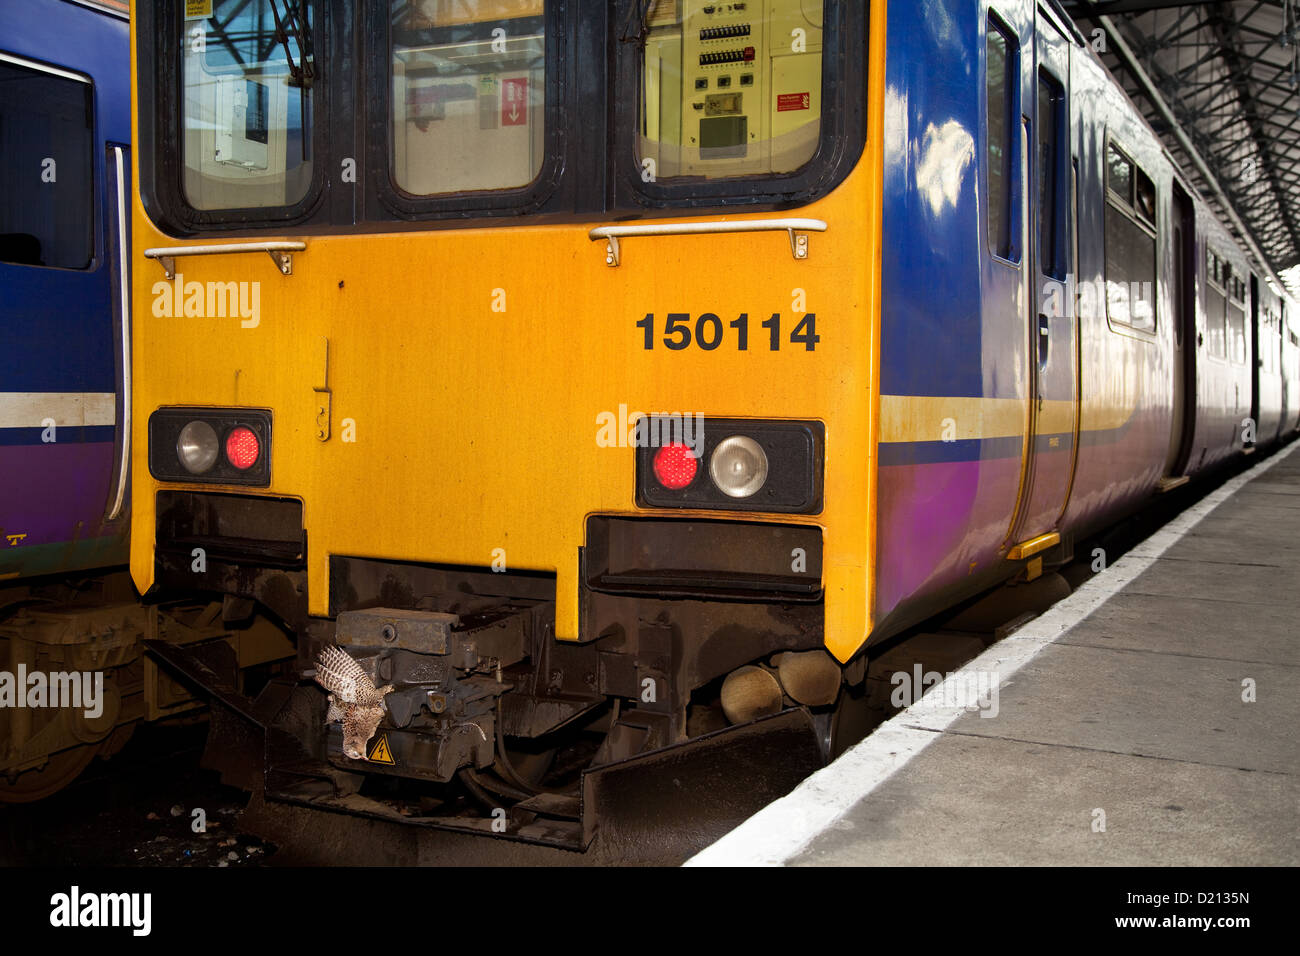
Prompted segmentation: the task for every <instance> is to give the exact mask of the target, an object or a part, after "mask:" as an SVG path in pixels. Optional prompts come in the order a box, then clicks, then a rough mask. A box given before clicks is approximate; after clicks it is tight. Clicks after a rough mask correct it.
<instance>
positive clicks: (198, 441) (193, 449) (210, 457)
mask: <svg viewBox="0 0 1300 956" xmlns="http://www.w3.org/2000/svg"><path fill="white" fill-rule="evenodd" d="M220 451H221V442H219V441H217V433H216V432H215V431H214V430H213V428H212V426H211V425H209V424H208V423H207V422H190V423H189V424H188V425H186V426H185V427H184V428H182V429H181V433H180V435H179V436H177V438H176V457H177V458H179V459H180V460H181V464H182V465H184V466H185V470H186V471H188V472H189V473H190V474H191V475H201V474H203V473H204V472H205V471H207V470H208V469H210V468H211V467H212V466H213V465H214V464H216V461H217V455H218V453H220Z"/></svg>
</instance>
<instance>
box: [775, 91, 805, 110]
mask: <svg viewBox="0 0 1300 956" xmlns="http://www.w3.org/2000/svg"><path fill="white" fill-rule="evenodd" d="M810 109H812V94H811V93H781V94H778V95H777V98H776V111H777V112H778V113H786V112H789V111H790V110H810Z"/></svg>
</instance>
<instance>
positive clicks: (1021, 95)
mask: <svg viewBox="0 0 1300 956" xmlns="http://www.w3.org/2000/svg"><path fill="white" fill-rule="evenodd" d="M132 56H133V58H134V67H135V77H136V85H135V89H134V91H133V95H134V118H135V126H134V132H135V134H136V139H135V142H136V149H135V157H134V159H135V162H134V167H135V184H136V189H135V191H134V198H133V202H132V213H131V218H132V222H131V227H132V230H131V231H132V240H131V250H132V251H131V256H130V259H129V265H130V287H131V303H132V309H131V323H130V330H131V335H130V344H131V348H132V361H131V363H130V365H129V367H130V368H131V369H132V372H133V374H132V375H131V377H130V391H129V395H130V409H131V413H130V419H129V421H130V428H129V449H130V458H131V485H132V489H131V490H132V500H133V502H134V510H133V512H132V515H131V525H132V527H131V559H130V568H131V574H132V576H133V578H134V580H135V582H136V584H137V585H138V587H139V589H140V591H141V592H142V593H143V594H144V595H145V597H146V600H147V601H149V602H151V604H155V605H157V606H161V607H187V606H195V607H202V606H204V605H203V602H218V601H219V602H220V604H219V608H218V610H219V611H220V613H219V614H216V615H215V616H214V615H213V614H212V613H211V612H209V613H208V614H207V615H206V616H199V617H198V618H193V617H192V618H190V619H188V622H189V623H190V624H195V625H196V627H195V629H192V630H189V631H184V630H180V629H177V628H172V629H166V628H164V629H163V631H164V632H165V633H158V634H156V635H155V636H154V640H152V641H151V643H150V647H151V649H152V650H153V653H154V654H155V656H156V657H157V658H158V659H159V660H161V661H162V662H164V664H165V665H166V667H167V668H169V669H171V670H172V671H175V672H179V673H180V674H183V675H184V676H185V679H186V680H187V681H190V682H193V683H198V684H200V685H202V686H203V687H204V688H205V689H206V692H207V694H208V695H209V697H210V699H211V700H212V702H213V705H214V708H215V711H214V713H216V714H217V715H218V718H219V719H218V721H217V724H216V727H215V728H214V729H215V730H218V731H220V730H224V731H227V732H228V733H227V734H226V736H228V737H229V738H231V739H236V740H239V741H242V742H248V741H250V740H251V741H252V742H253V747H252V753H253V755H254V758H255V760H254V763H255V768H254V770H255V772H253V773H252V774H247V775H246V779H248V781H249V782H250V783H251V784H253V785H256V786H259V787H263V788H264V789H265V792H266V794H267V796H268V797H271V798H275V799H282V800H289V801H295V802H299V803H303V804H307V805H311V806H316V807H324V808H332V809H337V810H342V811H346V812H352V813H360V814H366V815H370V816H375V817H380V818H388V819H395V820H402V821H404V822H408V823H415V824H422V825H428V826H438V827H449V828H455V829H462V830H469V831H473V832H479V833H483V834H490V835H495V836H502V837H507V838H513V839H520V840H531V841H538V842H544V843H552V844H556V845H560V846H566V847H571V848H579V849H580V848H582V847H585V846H588V845H589V843H590V841H591V840H592V839H593V838H595V836H596V835H597V834H602V833H603V834H606V835H609V834H611V833H613V832H614V830H615V824H614V823H613V822H612V821H615V820H622V821H627V820H628V819H639V820H641V821H651V822H652V820H653V817H654V813H655V808H657V807H659V806H662V804H663V802H665V801H666V802H672V801H673V800H677V801H679V802H683V801H684V803H685V805H686V806H689V807H690V810H691V814H692V815H693V818H694V819H697V820H698V819H701V818H705V817H710V818H712V817H716V818H718V819H726V818H727V817H728V815H729V814H730V815H732V816H734V815H735V814H737V813H743V812H744V809H745V808H747V807H748V806H750V805H751V804H752V802H753V801H754V800H761V799H765V798H767V797H769V796H774V795H776V794H777V793H779V792H781V790H782V789H783V788H787V787H789V786H791V785H792V784H793V782H794V780H795V779H797V778H798V776H799V775H801V774H803V773H805V772H807V770H808V769H810V768H811V767H812V766H815V765H816V764H817V763H818V762H819V761H821V760H822V759H824V758H825V757H826V756H827V755H829V754H831V753H833V752H835V750H836V749H837V748H838V747H839V746H842V744H843V742H844V738H845V736H846V735H847V733H848V732H847V730H846V729H845V728H846V727H847V726H848V725H849V724H851V723H852V720H851V719H850V718H851V713H852V710H853V708H854V707H855V705H856V702H857V701H859V700H860V693H859V690H858V689H859V688H860V687H861V685H862V682H863V680H864V677H865V670H866V649H867V648H868V647H869V646H870V645H872V644H873V643H877V642H879V641H882V640H884V639H886V638H888V637H890V636H891V635H896V634H898V633H900V632H902V631H903V630H905V629H907V628H908V627H911V626H913V625H914V624H916V623H918V622H920V621H922V620H924V619H926V618H928V617H930V616H932V615H934V614H935V613H937V612H939V611H941V610H943V609H945V608H948V607H951V606H953V605H954V604H956V603H958V602H961V601H963V600H965V599H967V598H969V597H971V596H972V595H975V594H977V593H979V592H981V591H983V590H986V589H988V588H990V587H993V586H995V585H997V584H999V583H1001V582H1004V581H1007V580H1010V579H1013V578H1016V577H1025V578H1033V577H1035V576H1037V575H1038V574H1040V573H1041V572H1042V570H1043V568H1044V567H1051V566H1053V565H1055V564H1059V563H1061V562H1063V561H1065V560H1068V558H1069V556H1070V554H1071V552H1072V549H1073V544H1074V542H1075V541H1076V540H1078V539H1079V538H1081V537H1083V536H1086V535H1088V534H1091V533H1093V532H1095V531H1097V530H1098V529H1101V528H1104V527H1106V526H1108V525H1110V524H1113V523H1114V522H1116V521H1118V520H1120V519H1122V518H1123V517H1124V516H1126V515H1128V514H1131V513H1133V512H1134V511H1136V510H1137V509H1140V508H1142V507H1143V506H1144V504H1146V503H1148V502H1150V501H1151V499H1152V498H1153V496H1155V495H1157V494H1159V493H1161V492H1162V491H1167V490H1169V489H1171V488H1174V487H1177V486H1178V485H1180V484H1182V483H1184V482H1185V481H1187V480H1190V479H1192V478H1194V477H1196V476H1198V475H1200V474H1203V473H1205V472H1208V471H1210V470H1212V469H1214V468H1216V467H1218V466H1221V465H1223V464H1224V463H1225V462H1227V461H1229V460H1232V459H1234V458H1235V457H1237V456H1240V455H1241V454H1243V453H1246V452H1249V451H1251V450H1252V449H1254V448H1257V447H1260V446H1262V445H1267V444H1270V443H1276V442H1280V441H1283V440H1286V439H1288V438H1289V437H1290V436H1291V435H1292V434H1293V433H1294V432H1295V431H1296V430H1297V428H1298V427H1300V340H1298V339H1297V335H1296V329H1297V323H1298V322H1300V315H1298V314H1297V313H1296V311H1295V304H1294V303H1293V302H1292V301H1290V300H1289V299H1288V298H1287V297H1286V296H1285V295H1284V294H1282V292H1281V290H1280V287H1278V286H1277V285H1276V284H1275V283H1274V282H1272V281H1271V279H1270V276H1269V274H1268V272H1267V271H1266V269H1265V267H1264V264H1262V263H1255V262H1252V261H1251V260H1250V259H1249V258H1248V257H1247V256H1246V255H1245V254H1244V253H1243V252H1242V250H1241V249H1240V248H1239V247H1238V246H1237V245H1236V244H1235V243H1234V241H1233V240H1232V238H1231V236H1230V235H1229V233H1228V232H1227V231H1226V230H1225V229H1224V228H1223V227H1222V225H1221V224H1219V223H1218V222H1216V221H1215V219H1214V217H1213V215H1212V214H1211V212H1210V211H1209V209H1208V207H1206V206H1205V205H1204V204H1203V203H1202V202H1201V200H1200V199H1199V198H1198V197H1197V196H1196V195H1195V193H1194V191H1193V190H1192V188H1191V187H1190V186H1189V185H1188V183H1187V181H1186V180H1185V178H1184V177H1183V176H1182V175H1181V174H1180V172H1179V171H1178V169H1177V168H1176V167H1175V165H1174V164H1173V163H1172V162H1171V161H1170V159H1169V157H1168V155H1167V154H1166V152H1165V151H1164V150H1163V149H1162V148H1161V146H1160V143H1159V141H1158V139H1157V138H1156V137H1155V136H1154V134H1153V133H1152V132H1151V131H1150V130H1149V128H1148V127H1147V126H1146V125H1145V124H1144V123H1143V122H1142V120H1141V118H1140V116H1139V114H1138V113H1137V111H1136V110H1135V109H1134V108H1133V107H1132V105H1131V104H1130V103H1129V102H1128V101H1127V99H1126V98H1125V96H1124V94H1123V92H1122V91H1121V90H1120V88H1119V87H1118V86H1117V85H1116V84H1115V83H1114V82H1113V80H1112V79H1111V78H1110V77H1109V76H1108V75H1107V73H1106V71H1105V69H1104V68H1103V67H1102V65H1101V64H1100V63H1099V61H1098V60H1097V58H1096V57H1095V56H1094V55H1093V53H1092V51H1091V50H1090V49H1089V47H1088V45H1087V44H1085V43H1084V42H1083V41H1082V38H1081V37H1080V36H1079V35H1078V34H1077V33H1076V32H1075V31H1074V29H1073V27H1072V26H1071V25H1070V23H1069V21H1068V19H1066V18H1065V17H1064V16H1063V15H1061V13H1060V11H1059V9H1058V8H1057V7H1056V5H1055V4H1044V3H1035V2H1033V0H987V2H978V3H977V2H970V0H927V2H924V3H906V4H904V3H893V4H886V2H884V0H872V2H869V3H858V2H843V0H747V2H740V0H732V2H718V0H617V2H613V3H604V2H581V0H392V2H391V3H388V4H379V3H375V4H361V3H357V2H354V0H206V2H202V0H201V2H187V3H184V4H181V3H142V4H140V5H138V6H137V8H136V9H135V10H134V11H133V19H132ZM6 268H7V267H6ZM186 601H189V602H195V603H194V604H193V605H187V604H185V603H183V602H186ZM207 606H208V607H213V606H215V605H214V604H208V605H207ZM259 615H262V616H264V617H269V618H272V619H274V620H275V621H276V622H277V623H278V624H279V625H280V626H281V627H283V629H284V631H285V632H287V633H288V634H291V635H292V636H293V638H294V642H295V645H296V655H297V656H296V663H295V664H294V667H293V668H292V670H290V671H287V672H282V673H279V674H278V675H275V676H272V677H271V679H269V680H265V681H257V682H256V683H253V682H249V681H247V680H246V675H247V671H248V665H249V664H250V662H252V661H261V662H266V661H270V660H272V659H273V655H272V654H271V652H270V648H271V645H270V644H268V645H267V649H266V650H265V651H264V652H261V653H257V654H253V653H252V652H251V651H250V652H249V653H245V652H244V649H243V645H242V644H241V643H240V641H239V640H238V639H237V638H236V637H233V636H232V635H231V634H230V633H224V634H220V635H216V634H213V633H211V632H208V633H206V634H205V633H203V632H202V631H201V629H199V628H198V626H197V625H199V624H202V625H205V626H212V627H215V628H216V629H217V630H220V627H224V626H227V625H234V624H236V623H237V622H239V621H241V620H249V619H258V616H259ZM171 619H172V620H179V621H181V622H185V621H186V620H187V619H186V618H185V617H184V616H183V615H173V616H172V618H171ZM181 635H183V637H181ZM250 646H251V642H250ZM254 690H256V691H257V693H254V692H253V691H254ZM218 736H220V735H218ZM223 766H225V767H226V769H227V770H228V772H229V774H230V775H231V777H232V778H233V777H237V776H238V775H239V768H240V767H241V766H243V765H242V764H240V762H239V761H236V760H234V759H228V760H226V762H225V763H224V764H223ZM756 766H758V767H762V768H764V772H763V773H762V774H758V775H755V774H754V773H753V772H752V771H753V768H754V767H756ZM745 768H748V771H745ZM691 770H695V771H701V772H702V774H703V776H705V777H707V778H709V781H710V783H709V787H710V789H708V790H707V791H704V793H705V794H706V796H703V797H702V796H701V793H702V791H698V790H693V789H692V788H691V787H690V786H688V785H687V782H688V781H689V780H690V779H691V773H690V772H689V771H691ZM756 776H757V780H756V779H755V778H756ZM732 780H734V781H740V782H741V783H740V785H741V786H742V787H743V788H744V789H745V791H746V792H744V793H725V792H721V795H720V791H719V787H720V786H723V787H724V788H725V782H726V781H732ZM620 825H626V823H623V824H620Z"/></svg>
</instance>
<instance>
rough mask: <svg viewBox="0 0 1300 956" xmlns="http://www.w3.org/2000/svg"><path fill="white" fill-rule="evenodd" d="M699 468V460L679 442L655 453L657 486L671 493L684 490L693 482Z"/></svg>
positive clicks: (665, 446)
mask: <svg viewBox="0 0 1300 956" xmlns="http://www.w3.org/2000/svg"><path fill="white" fill-rule="evenodd" d="M699 468H700V460H699V459H698V458H696V457H695V456H694V455H692V454H691V450H690V448H688V447H687V446H686V445H683V444H681V443H680V442H674V443H673V444H671V445H664V446H663V447H662V448H660V449H659V451H657V452H655V461H654V469H655V478H656V480H658V482H659V484H661V485H663V486H664V487H665V488H668V489H670V490H672V491H677V490H679V489H681V488H685V487H686V486H687V485H689V484H690V483H691V482H692V481H694V480H695V473H696V472H697V471H699Z"/></svg>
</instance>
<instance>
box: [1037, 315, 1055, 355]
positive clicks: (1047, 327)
mask: <svg viewBox="0 0 1300 956" xmlns="http://www.w3.org/2000/svg"><path fill="white" fill-rule="evenodd" d="M1051 347H1052V324H1051V322H1050V321H1049V320H1048V318H1047V316H1045V315H1042V314H1039V316H1038V364H1039V366H1040V367H1041V366H1044V365H1046V364H1047V356H1048V353H1049V352H1050V350H1051Z"/></svg>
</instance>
